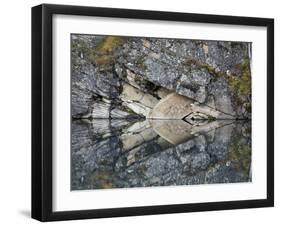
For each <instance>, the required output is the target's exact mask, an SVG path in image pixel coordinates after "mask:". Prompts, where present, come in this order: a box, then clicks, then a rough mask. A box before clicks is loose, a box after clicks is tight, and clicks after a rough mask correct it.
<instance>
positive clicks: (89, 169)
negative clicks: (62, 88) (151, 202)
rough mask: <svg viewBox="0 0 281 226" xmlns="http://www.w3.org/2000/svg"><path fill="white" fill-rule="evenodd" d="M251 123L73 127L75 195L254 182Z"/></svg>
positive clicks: (123, 123) (84, 124) (161, 122)
mask: <svg viewBox="0 0 281 226" xmlns="http://www.w3.org/2000/svg"><path fill="white" fill-rule="evenodd" d="M251 178H252V176H251V121H231V120H226V121H224V120H217V121H211V122H209V121H199V122H194V123H188V122H185V121H183V120H106V119H95V120H79V121H73V122H72V149H71V190H85V189H109V188H129V187H151V186H170V185H195V184H214V183H236V182H250V181H251Z"/></svg>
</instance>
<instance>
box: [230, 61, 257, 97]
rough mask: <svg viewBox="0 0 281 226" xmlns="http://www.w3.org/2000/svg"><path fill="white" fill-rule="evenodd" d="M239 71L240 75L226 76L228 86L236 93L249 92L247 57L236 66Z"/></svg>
mask: <svg viewBox="0 0 281 226" xmlns="http://www.w3.org/2000/svg"><path fill="white" fill-rule="evenodd" d="M236 67H237V68H238V69H239V71H240V74H241V75H240V76H230V77H229V78H228V83H229V87H230V89H231V90H232V91H233V92H237V93H238V95H250V94H251V72H250V63H249V59H244V60H243V62H242V63H241V64H239V65H237V66H236Z"/></svg>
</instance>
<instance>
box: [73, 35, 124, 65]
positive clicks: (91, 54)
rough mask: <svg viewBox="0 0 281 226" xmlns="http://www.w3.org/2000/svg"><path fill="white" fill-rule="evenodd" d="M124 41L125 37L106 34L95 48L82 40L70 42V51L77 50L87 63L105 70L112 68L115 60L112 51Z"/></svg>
mask: <svg viewBox="0 0 281 226" xmlns="http://www.w3.org/2000/svg"><path fill="white" fill-rule="evenodd" d="M125 41H126V38H125V37H119V36H106V37H104V38H103V39H101V41H100V42H99V43H98V44H97V46H96V47H95V48H92V47H91V46H89V44H88V43H86V42H85V41H83V40H79V41H74V42H72V43H71V45H72V46H71V47H72V51H75V52H77V53H78V54H79V55H81V53H82V54H83V58H84V59H85V60H86V61H88V62H89V63H91V64H94V65H96V66H97V67H99V69H100V70H107V69H109V68H112V64H113V63H114V61H115V54H114V51H115V50H116V49H117V48H118V47H119V46H121V45H122V44H124V43H125Z"/></svg>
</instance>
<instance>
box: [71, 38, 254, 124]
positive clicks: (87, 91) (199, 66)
mask: <svg viewBox="0 0 281 226" xmlns="http://www.w3.org/2000/svg"><path fill="white" fill-rule="evenodd" d="M71 44H72V52H71V53H72V58H71V61H72V116H73V117H74V118H81V117H90V116H91V117H93V118H96V117H98V118H101V117H103V118H108V117H112V118H113V117H115V116H114V114H111V113H110V111H112V110H114V109H115V111H117V110H118V113H117V115H125V116H126V117H127V116H130V117H132V116H138V117H147V116H148V115H149V114H150V112H151V110H152V109H153V108H154V106H155V105H156V104H157V103H158V102H159V101H161V99H163V98H164V97H166V96H167V95H168V94H171V93H174V95H175V94H178V95H181V96H183V97H187V98H188V99H189V100H191V101H192V102H194V103H196V104H197V105H198V104H200V105H201V106H203V105H204V106H208V107H210V108H212V109H214V110H215V111H218V112H220V113H221V115H223V116H224V118H227V117H229V118H240V119H243V118H251V69H250V62H251V56H250V52H251V44H250V43H242V42H227V41H197V40H178V39H157V38H137V37H115V36H95V35H72V36H71ZM96 102H104V103H106V104H107V105H108V107H107V109H108V110H105V108H106V106H107V105H106V106H105V107H104V108H99V107H100V106H101V105H98V107H97V106H96V104H95V103H96ZM120 106H122V107H121V108H120ZM99 109H101V111H100V112H99ZM104 111H107V113H106V114H105V112H104ZM108 111H109V112H108ZM178 114H179V115H180V113H178Z"/></svg>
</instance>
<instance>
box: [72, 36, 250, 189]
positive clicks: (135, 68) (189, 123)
mask: <svg viewBox="0 0 281 226" xmlns="http://www.w3.org/2000/svg"><path fill="white" fill-rule="evenodd" d="M71 45H72V51H71V54H72V56H71V61H72V62H71V67H72V68H71V71H72V75H71V76H72V118H73V119H74V120H73V121H72V135H71V136H72V139H71V140H72V145H71V147H72V149H71V150H72V152H71V155H72V158H71V160H72V163H71V177H72V178H71V188H72V189H73V190H77V189H98V188H123V187H146V186H167V185H190V184H210V183H234V182H249V181H251V124H250V123H249V122H248V121H247V120H241V121H235V119H249V118H251V69H250V63H251V44H250V43H241V42H239V43H238V42H225V41H198V40H177V39H159V38H139V37H113V36H94V35H72V36H71ZM76 119H79V120H76ZM163 119H165V120H163ZM174 119H177V120H174ZM178 119H181V120H178ZM216 119H226V120H216Z"/></svg>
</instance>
